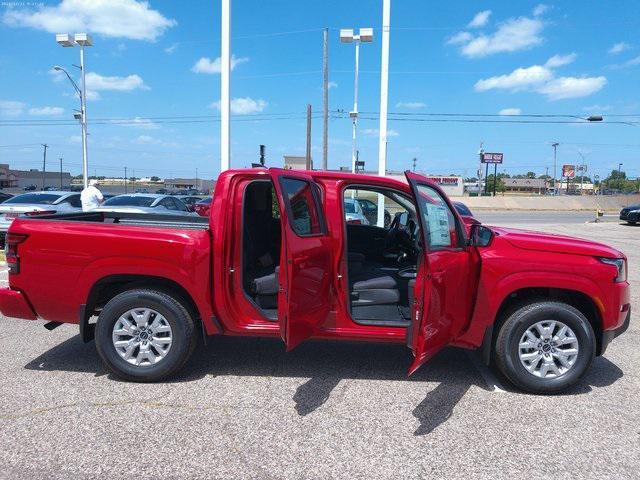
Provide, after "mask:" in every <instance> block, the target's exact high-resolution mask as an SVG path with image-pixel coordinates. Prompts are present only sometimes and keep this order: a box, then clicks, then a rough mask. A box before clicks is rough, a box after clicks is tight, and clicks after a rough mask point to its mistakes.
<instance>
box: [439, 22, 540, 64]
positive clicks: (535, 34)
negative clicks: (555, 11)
mask: <svg viewBox="0 0 640 480" xmlns="http://www.w3.org/2000/svg"><path fill="white" fill-rule="evenodd" d="M543 27H544V23H543V22H542V20H540V19H539V18H528V17H519V18H511V19H509V20H507V21H506V22H504V23H502V24H500V26H499V27H498V29H497V30H496V31H495V32H494V33H493V34H490V35H485V34H480V35H475V36H474V35H472V34H470V33H469V32H464V31H463V32H459V33H457V34H455V35H453V36H452V37H451V38H449V40H448V41H447V43H448V44H450V45H460V53H461V54H462V55H464V56H465V57H468V58H481V57H486V56H488V55H493V54H496V53H501V52H517V51H520V50H526V49H529V48H532V47H534V46H536V45H539V44H541V43H542V37H541V36H540V34H541V33H542V29H543Z"/></svg>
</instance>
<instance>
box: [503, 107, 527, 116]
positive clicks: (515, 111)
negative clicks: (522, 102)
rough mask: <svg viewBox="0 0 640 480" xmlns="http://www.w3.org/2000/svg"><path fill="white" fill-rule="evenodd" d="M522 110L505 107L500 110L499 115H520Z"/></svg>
mask: <svg viewBox="0 0 640 480" xmlns="http://www.w3.org/2000/svg"><path fill="white" fill-rule="evenodd" d="M521 113H522V110H520V109H519V108H503V109H502V110H500V111H499V112H498V115H520V114H521Z"/></svg>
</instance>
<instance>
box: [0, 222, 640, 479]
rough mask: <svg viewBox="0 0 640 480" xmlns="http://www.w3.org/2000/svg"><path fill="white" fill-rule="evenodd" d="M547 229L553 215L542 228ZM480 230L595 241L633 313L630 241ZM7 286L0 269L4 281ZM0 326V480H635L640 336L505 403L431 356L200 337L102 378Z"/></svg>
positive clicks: (50, 345) (13, 324)
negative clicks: (170, 355) (158, 366)
mask: <svg viewBox="0 0 640 480" xmlns="http://www.w3.org/2000/svg"><path fill="white" fill-rule="evenodd" d="M550 219H551V221H553V217H550ZM526 220H527V219H526V215H525V216H523V217H522V218H521V219H519V221H514V219H513V218H512V217H510V216H509V215H506V216H504V217H500V216H499V215H498V216H497V218H492V219H491V222H490V223H493V224H504V225H507V224H508V225H510V226H516V227H520V228H527V227H533V228H534V229H535V230H545V231H550V232H557V233H563V234H571V235H575V236H580V237H584V238H588V239H592V240H597V241H602V242H604V243H608V244H611V245H613V246H615V247H617V248H619V249H621V250H622V251H624V252H625V253H626V254H627V255H628V257H629V264H630V271H629V278H630V282H631V284H632V289H633V290H632V302H633V305H632V310H634V311H636V312H638V311H640V296H639V292H640V288H639V284H640V268H639V265H640V227H628V226H625V225H620V224H618V223H616V222H607V223H598V224H593V223H592V224H585V223H578V222H576V223H571V224H549V223H542V222H532V223H534V225H532V224H531V223H527V221H526ZM2 280H3V281H4V282H6V273H3V274H2ZM42 324H43V322H40V321H36V322H28V321H22V320H13V319H7V318H2V319H0V352H1V355H2V362H1V363H0V382H1V386H0V392H2V402H1V403H0V477H2V478H29V479H32V478H47V479H50V478H70V477H73V478H97V477H101V478H136V477H138V478H144V477H156V478H158V477H162V478H260V479H266V478H338V477H343V478H368V479H369V478H516V477H532V478H556V477H568V476H570V477H571V478H593V479H595V478H598V479H600V478H616V479H620V478H638V475H639V474H638V472H640V406H639V401H638V394H639V393H640V392H639V387H640V376H639V373H640V349H638V347H637V345H638V343H639V340H640V339H639V332H640V327H639V326H638V322H637V321H635V319H634V321H632V323H631V327H630V328H629V330H628V331H627V332H626V334H625V335H623V336H621V337H619V338H617V339H616V340H615V341H614V342H613V343H612V344H611V346H610V347H609V350H608V351H607V353H606V356H605V357H601V358H597V359H596V360H595V361H594V363H593V365H592V367H591V370H590V371H589V373H588V374H587V375H586V376H585V378H584V379H583V380H582V381H581V382H580V384H579V385H578V386H577V387H576V388H574V389H573V390H572V391H571V392H569V393H566V394H564V395H560V396H550V397H543V396H532V395H527V394H522V393H519V392H517V391H514V390H512V389H511V388H509V387H508V386H506V385H504V384H502V383H501V382H500V380H499V379H498V378H495V377H494V376H493V375H491V374H490V372H489V371H488V370H486V369H484V368H483V367H480V366H479V365H478V364H477V362H475V361H474V360H473V357H472V356H470V355H469V354H468V353H467V352H465V351H463V350H458V349H447V350H445V351H443V352H442V353H441V354H440V355H438V356H437V357H436V358H435V359H433V360H432V361H431V362H430V363H429V364H427V365H426V366H424V367H423V368H422V369H421V370H419V371H418V372H417V373H416V374H415V375H414V376H413V377H411V379H407V378H406V376H405V372H406V369H407V367H408V365H409V362H410V354H409V352H408V351H407V350H406V349H405V348H404V347H402V346H389V345H370V344H353V343H330V342H310V343H307V344H304V345H302V346H301V347H299V348H297V349H296V350H294V351H293V352H290V353H285V352H284V347H283V345H282V344H281V343H280V342H279V341H276V340H266V339H242V338H212V339H209V340H208V343H207V346H206V347H202V346H200V347H199V348H198V350H197V352H196V354H195V355H194V358H192V360H191V361H190V363H189V364H188V366H187V368H186V369H185V371H184V373H183V375H182V376H181V377H179V378H177V379H175V380H174V381H172V382H168V383H160V384H152V385H140V384H131V383H124V382H120V381H118V380H116V379H114V378H112V377H111V376H110V375H108V374H107V373H106V372H105V370H104V369H103V368H102V365H101V364H100V362H99V359H98V357H97V354H96V353H95V348H94V345H93V344H88V345H85V344H83V343H82V342H81V341H80V339H79V338H78V335H77V334H78V331H77V327H72V326H62V327H60V328H58V329H56V330H54V331H53V332H48V331H46V330H45V329H44V328H43V327H42Z"/></svg>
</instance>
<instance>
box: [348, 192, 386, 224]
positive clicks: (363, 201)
mask: <svg viewBox="0 0 640 480" xmlns="http://www.w3.org/2000/svg"><path fill="white" fill-rule="evenodd" d="M356 201H357V202H358V203H359V204H360V208H361V209H362V213H363V214H364V216H365V217H366V219H367V220H368V221H369V224H370V225H375V224H377V223H378V204H377V203H375V202H373V201H371V200H369V199H368V198H356ZM390 224H391V213H390V212H389V211H388V210H387V209H386V208H385V210H384V226H385V227H388V226H389V225H390Z"/></svg>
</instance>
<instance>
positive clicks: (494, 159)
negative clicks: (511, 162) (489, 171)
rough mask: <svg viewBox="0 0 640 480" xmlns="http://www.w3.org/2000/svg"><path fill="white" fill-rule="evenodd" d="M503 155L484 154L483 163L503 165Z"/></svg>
mask: <svg viewBox="0 0 640 480" xmlns="http://www.w3.org/2000/svg"><path fill="white" fill-rule="evenodd" d="M503 157H504V154H502V153H491V152H482V163H502V158H503Z"/></svg>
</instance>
